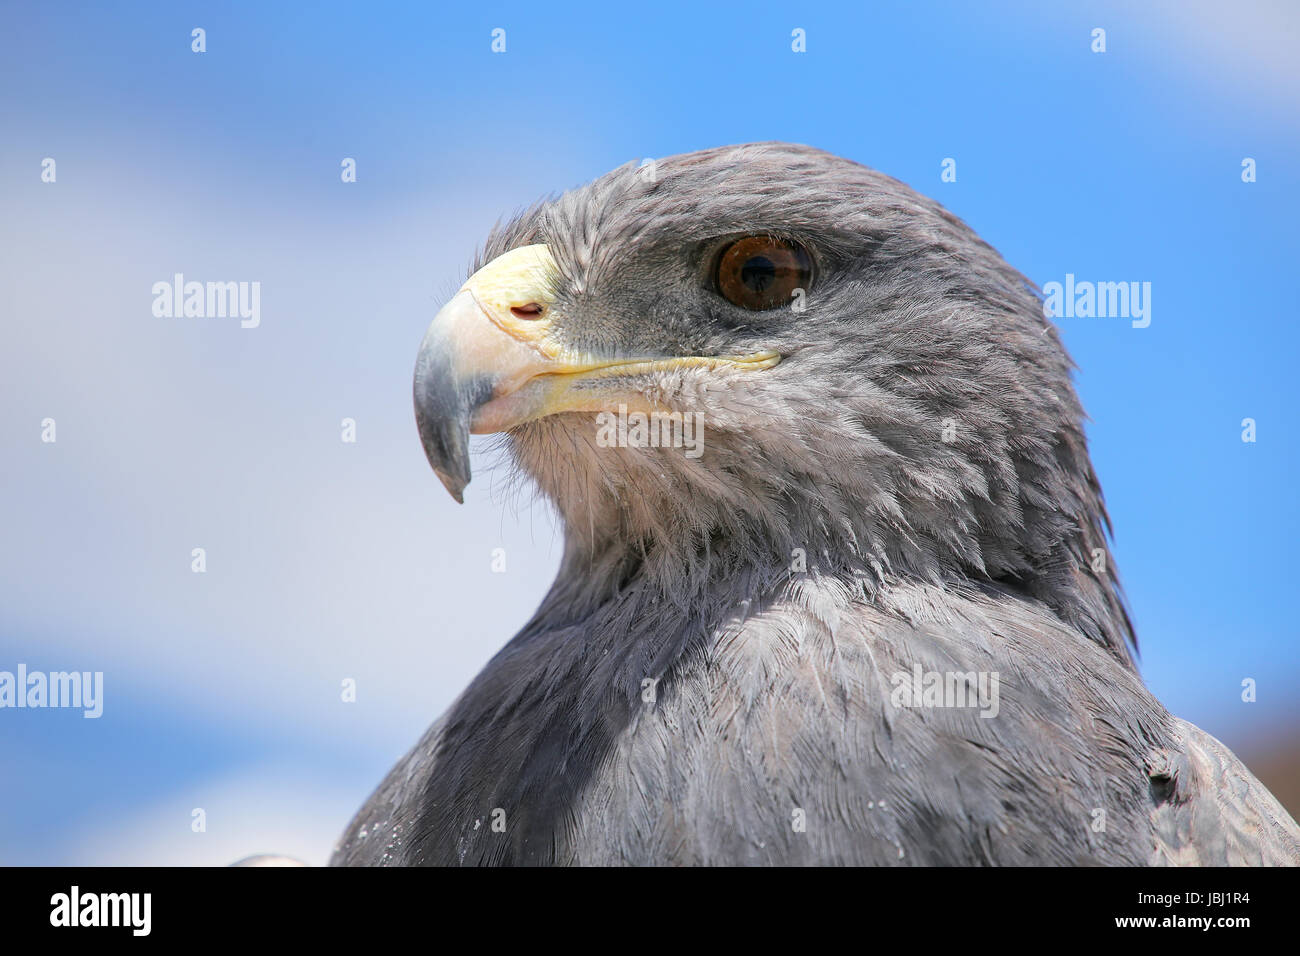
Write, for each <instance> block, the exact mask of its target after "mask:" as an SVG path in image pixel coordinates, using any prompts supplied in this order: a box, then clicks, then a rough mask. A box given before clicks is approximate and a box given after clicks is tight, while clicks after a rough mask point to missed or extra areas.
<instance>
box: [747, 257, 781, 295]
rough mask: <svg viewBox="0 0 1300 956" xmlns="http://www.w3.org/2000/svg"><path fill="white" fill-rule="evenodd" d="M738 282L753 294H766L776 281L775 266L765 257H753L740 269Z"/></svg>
mask: <svg viewBox="0 0 1300 956" xmlns="http://www.w3.org/2000/svg"><path fill="white" fill-rule="evenodd" d="M740 281H741V282H743V283H744V284H745V287H746V288H748V289H752V290H753V291H754V292H766V291H767V290H768V289H769V288H770V287H771V285H772V283H773V282H775V281H776V264H775V263H774V262H773V261H772V260H771V259H769V258H767V257H766V256H753V257H752V258H749V259H746V260H745V264H744V265H743V266H741V267H740Z"/></svg>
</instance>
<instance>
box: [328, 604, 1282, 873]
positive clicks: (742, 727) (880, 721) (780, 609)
mask: <svg viewBox="0 0 1300 956" xmlns="http://www.w3.org/2000/svg"><path fill="white" fill-rule="evenodd" d="M838 587H839V586H838V585H836V584H833V583H824V582H823V583H820V584H814V583H808V582H805V583H804V584H802V585H800V586H799V587H797V588H795V589H792V590H791V592H790V593H788V594H786V595H785V596H784V599H783V600H781V601H779V602H774V603H773V604H772V605H770V606H768V607H767V608H765V609H763V610H761V611H759V612H757V613H755V614H753V615H752V616H749V617H747V618H745V619H743V620H736V621H733V622H731V623H730V624H729V625H727V626H725V627H723V628H720V629H718V630H717V631H716V632H714V633H713V634H711V635H710V636H709V637H708V639H707V640H704V641H701V642H699V643H697V644H695V645H693V646H692V647H691V648H690V649H689V650H688V651H686V652H685V653H684V654H683V656H682V657H681V658H679V659H678V660H677V662H676V664H675V666H674V667H673V668H672V671H671V673H668V674H665V675H648V676H649V677H651V678H657V677H662V679H661V680H660V681H659V683H658V684H657V685H652V686H654V693H651V694H647V695H643V696H644V697H647V698H649V699H645V700H638V701H636V702H635V703H634V704H633V705H632V707H631V708H630V710H629V712H628V715H627V717H626V719H624V720H622V721H621V722H620V723H619V727H618V732H617V733H615V734H613V735H612V737H611V740H610V743H609V745H608V746H607V747H605V748H604V749H603V750H600V751H597V752H593V751H592V748H590V747H589V746H581V745H580V744H579V743H578V742H577V740H578V738H575V744H574V746H573V749H572V750H571V752H567V753H561V754H558V755H557V754H556V753H555V752H554V750H553V748H550V747H546V748H542V753H543V756H542V757H541V758H539V759H538V760H533V761H530V760H528V759H527V754H528V753H529V751H530V747H532V745H533V744H534V741H530V740H529V739H528V737H527V735H526V734H523V735H521V733H520V729H519V723H518V721H515V722H510V721H508V720H507V715H510V714H517V713H518V712H520V710H521V707H522V703H521V701H519V700H515V699H512V695H527V694H528V693H530V692H532V691H534V690H535V687H536V685H535V681H534V680H533V679H531V678H532V677H534V676H535V674H536V671H535V670H534V671H532V673H531V674H530V673H529V671H528V670H527V669H526V666H527V662H529V661H532V662H533V663H534V665H535V662H536V660H537V659H539V658H544V657H545V656H546V654H547V653H548V648H547V644H546V639H547V635H541V636H539V637H537V638H535V639H534V642H533V643H532V645H531V646H530V647H529V648H528V650H529V653H528V654H522V653H516V654H503V655H502V656H500V657H498V658H497V659H496V660H495V661H494V662H493V663H492V664H491V665H489V667H490V668H491V669H494V670H495V671H496V673H493V674H492V675H491V679H489V680H486V681H482V680H480V681H476V682H475V685H473V686H472V687H471V688H470V690H469V691H467V692H466V696H469V695H473V694H476V693H479V694H482V693H491V694H493V695H496V699H494V700H493V701H490V702H484V701H477V702H475V703H477V704H480V705H483V704H485V703H486V704H487V706H477V707H472V708H469V709H468V710H466V709H465V708H464V707H462V706H461V705H462V704H464V701H462V702H461V704H458V706H457V707H453V709H452V713H456V712H458V711H463V712H467V713H474V714H479V715H486V716H481V717H479V718H478V719H477V720H476V722H475V723H476V725H475V726H466V725H465V724H464V722H454V732H455V734H456V735H457V736H458V737H460V738H463V739H462V740H459V741H458V740H449V739H447V738H446V736H445V734H447V733H448V732H449V731H446V730H444V728H445V727H448V726H452V725H449V724H447V723H446V721H447V718H444V721H440V722H439V724H438V725H435V727H434V728H433V729H432V730H430V732H429V733H428V734H426V736H425V738H424V739H423V740H421V742H420V743H419V744H418V745H417V746H416V748H415V749H414V750H412V751H411V753H410V754H408V755H407V757H406V758H405V759H404V760H403V761H402V762H401V763H399V765H398V766H397V767H396V768H395V769H394V770H393V772H392V773H391V774H390V775H389V777H388V779H387V780H385V782H384V783H383V784H382V785H381V787H380V788H379V790H378V791H377V792H376V793H375V795H374V796H373V797H372V798H371V800H370V802H369V803H368V804H367V805H366V806H365V808H363V810H362V811H361V812H360V813H359V814H358V816H357V818H356V820H354V821H353V823H352V824H351V826H350V827H349V829H348V831H347V833H346V834H345V836H344V838H343V840H342V841H341V843H340V844H339V847H338V848H337V850H336V853H335V856H334V859H333V863H335V864H344V865H375V864H393V865H403V864H411V863H428V864H450V865H457V864H475V863H484V862H505V863H510V862H543V863H564V864H687V865H690V864H705V865H712V864H822V863H830V864H877V865H881V864H893V865H898V864H902V865H908V864H955V865H972V864H1114V865H1145V864H1219V865H1221V864H1242V863H1271V864H1282V863H1291V864H1294V863H1297V862H1300V829H1297V827H1296V824H1295V823H1294V821H1292V820H1291V819H1290V817H1289V816H1288V815H1287V814H1286V811H1285V810H1283V809H1282V808H1281V807H1280V805H1278V804H1277V802H1276V800H1274V799H1273V797H1272V796H1271V795H1270V794H1269V793H1268V792H1267V790H1265V789H1264V788H1263V786H1262V785H1260V784H1259V783H1258V781H1256V780H1255V779H1254V777H1252V776H1251V775H1250V773H1249V772H1248V771H1246V770H1245V768H1244V767H1243V766H1242V765H1241V763H1240V762H1239V761H1238V760H1237V759H1236V758H1235V757H1234V756H1233V755H1232V754H1231V753H1230V752H1228V751H1227V750H1226V748H1224V747H1223V746H1222V744H1220V743H1219V742H1218V741H1216V740H1214V738H1212V737H1210V736H1209V735H1207V734H1205V733H1203V732H1201V731H1200V730H1198V729H1197V728H1195V727H1193V726H1191V725H1190V724H1187V723H1186V722H1184V721H1181V720H1177V719H1176V718H1173V717H1171V716H1170V715H1169V714H1168V713H1167V712H1166V711H1165V710H1164V708H1163V707H1162V706H1161V705H1160V704H1159V702H1158V701H1156V700H1155V699H1154V698H1153V697H1152V696H1151V695H1150V694H1149V693H1148V692H1147V690H1146V689H1145V688H1144V687H1143V686H1142V683H1141V681H1140V680H1139V678H1138V677H1137V676H1136V675H1135V674H1133V673H1132V672H1131V671H1130V670H1128V669H1127V668H1126V667H1124V666H1123V665H1122V664H1120V663H1119V662H1118V661H1116V659H1115V658H1114V657H1113V656H1111V655H1110V654H1108V653H1107V652H1106V651H1105V650H1104V649H1102V648H1101V647H1099V646H1097V645H1096V644H1094V643H1093V642H1090V641H1087V640H1083V639H1082V638H1080V637H1079V636H1078V635H1077V634H1076V633H1074V632H1073V631H1071V630H1069V629H1067V628H1066V627H1065V626H1063V625H1062V624H1061V623H1060V622H1059V620H1057V619H1056V618H1055V617H1054V616H1053V615H1051V614H1050V612H1047V611H1046V610H1045V609H1043V608H1042V607H1040V606H1038V605H1035V604H1033V603H1030V602H1025V601H1021V600H1011V599H1008V598H1007V597H1005V596H998V597H996V598H992V597H989V596H987V595H983V594H980V593H970V594H964V595H959V594H954V593H953V592H952V591H951V590H950V589H949V590H940V589H937V588H929V587H924V586H916V587H907V588H901V589H897V590H895V591H894V592H893V594H892V597H891V601H892V604H891V606H890V607H887V608H882V607H879V606H876V605H868V604H865V603H860V602H853V601H851V600H844V595H843V594H841V593H839V592H838ZM589 637H591V636H589ZM554 639H555V640H557V641H558V640H561V639H562V640H566V641H569V642H572V641H573V634H572V633H571V632H569V633H566V634H563V635H561V634H557V635H555V638H554ZM572 647H573V645H572V643H569V644H568V648H567V649H569V650H570V651H571V650H572ZM599 647H600V641H599V639H598V638H594V637H592V638H591V639H590V640H588V642H587V643H586V649H585V654H586V655H587V657H588V658H589V659H590V662H591V666H590V667H589V668H588V670H587V672H586V673H587V674H588V675H590V679H583V678H581V677H580V678H578V679H577V680H576V681H571V683H572V684H573V686H572V687H571V688H570V693H571V694H572V700H571V702H570V703H569V705H567V707H566V706H560V707H559V709H558V710H557V711H556V712H557V713H561V714H564V713H571V714H572V719H573V720H574V721H575V722H576V723H586V724H589V723H592V722H593V717H592V716H591V714H582V713H579V712H578V710H579V709H581V708H584V707H585V708H588V709H590V708H601V707H609V706H610V705H609V700H610V696H609V686H608V684H607V683H604V680H605V677H598V676H596V675H599V674H601V671H600V668H599V667H598V666H597V664H598V662H599V661H600V660H601V659H602V657H603V655H601V653H600V651H599ZM550 650H553V651H555V652H556V653H560V651H559V649H558V647H556V648H551V649H550ZM516 667H517V668H521V669H520V671H519V672H518V673H511V668H516ZM918 668H919V673H920V674H922V675H929V674H941V675H942V674H957V675H971V674H973V675H974V676H975V680H976V682H977V683H978V681H979V680H980V679H981V675H983V679H984V680H985V689H986V690H988V689H990V688H991V687H992V686H993V685H992V684H991V683H990V681H991V677H992V675H994V674H996V675H997V677H996V701H994V700H992V699H988V698H986V700H985V706H980V705H979V704H978V702H977V703H976V704H975V705H974V706H946V704H947V701H943V702H941V705H939V706H935V702H934V701H931V702H930V704H929V705H926V704H925V701H924V700H922V701H920V702H919V703H920V704H921V706H909V704H910V703H911V702H910V701H906V700H903V699H902V697H903V695H902V694H901V692H900V688H901V687H902V686H903V685H904V684H908V683H910V681H912V680H914V679H915V677H916V675H917V674H918ZM605 676H606V677H607V675H605ZM953 686H956V685H955V684H954V685H953ZM967 703H969V701H968V702H967ZM994 703H996V707H994V706H992V705H993V704H994ZM982 713H983V714H988V715H989V716H981V714H982ZM494 721H499V723H498V724H497V725H496V726H498V727H500V728H506V727H509V728H510V730H509V734H510V735H511V737H513V738H515V739H507V736H506V734H504V733H503V734H502V735H501V736H500V737H499V738H494V736H493V733H494V731H493V722H494ZM485 742H491V745H487V744H486V743H485ZM448 767H455V768H456V771H455V772H456V774H457V776H458V777H459V778H461V779H458V780H457V781H456V784H457V785H456V786H454V787H452V786H444V785H442V784H443V783H444V782H442V781H440V779H439V773H440V771H442V772H446V771H447V768H448ZM503 773H508V774H511V775H513V774H523V775H525V776H526V777H527V778H528V779H526V780H523V781H511V786H509V787H503V786H502V783H501V779H500V778H501V775H502V774H503ZM569 774H572V775H577V776H576V778H577V779H579V780H580V781H581V785H580V786H579V787H577V788H576V790H575V791H574V792H573V794H572V795H571V796H568V797H566V798H565V799H564V800H563V801H562V806H561V807H560V808H559V810H558V811H555V812H550V813H548V814H546V815H544V816H542V817H539V816H538V814H536V813H530V808H529V807H526V806H497V805H496V803H497V802H500V795H501V794H503V793H509V794H527V795H530V798H535V799H537V800H539V801H541V802H546V801H547V800H548V799H552V798H553V797H554V793H555V792H557V791H556V790H555V788H556V787H558V786H559V783H560V781H561V778H563V777H564V775H569ZM569 782H572V781H571V780H570V781H569ZM494 812H499V813H500V815H501V817H500V819H501V821H502V822H503V827H502V828H500V829H495V828H493V827H492V826H491V825H490V821H491V820H492V814H493V813H494ZM521 819H523V820H527V821H528V823H527V826H528V827H529V828H531V829H530V831H529V832H527V833H523V832H519V831H518V830H517V831H515V832H512V831H511V826H512V821H516V820H521ZM430 820H432V821H435V826H434V827H433V829H434V830H436V831H437V836H436V838H430V837H429V834H427V833H423V832H416V831H417V829H418V830H429V821H430ZM539 820H540V821H541V822H539ZM520 826H523V824H521V825H520Z"/></svg>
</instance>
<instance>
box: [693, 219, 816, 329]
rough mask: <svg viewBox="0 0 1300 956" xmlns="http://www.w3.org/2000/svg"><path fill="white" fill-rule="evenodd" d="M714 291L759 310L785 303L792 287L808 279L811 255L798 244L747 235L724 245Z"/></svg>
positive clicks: (805, 284)
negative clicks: (726, 245)
mask: <svg viewBox="0 0 1300 956" xmlns="http://www.w3.org/2000/svg"><path fill="white" fill-rule="evenodd" d="M716 282H717V285H718V291H719V292H721V293H722V294H723V295H724V296H725V297H726V299H727V301H728V302H730V303H732V304H733V305H738V306H740V307H741V308H742V309H749V310H751V311H754V312H761V311H763V310H764V309H774V308H776V307H777V306H779V305H786V304H788V303H789V302H790V300H791V299H792V298H793V297H794V290H795V289H803V290H805V291H807V289H808V286H809V283H811V282H812V258H811V257H810V256H809V255H808V252H807V251H806V250H805V249H804V248H803V247H802V246H798V245H795V244H794V243H793V242H787V241H786V240H784V239H773V238H772V237H771V236H749V237H748V238H745V239H738V240H737V241H735V242H733V243H732V244H731V245H730V246H728V247H727V249H726V251H725V252H723V253H722V258H721V259H720V260H719V261H718V274H717V277H716Z"/></svg>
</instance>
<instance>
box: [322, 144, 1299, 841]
mask: <svg viewBox="0 0 1300 956" xmlns="http://www.w3.org/2000/svg"><path fill="white" fill-rule="evenodd" d="M1043 306H1044V303H1043V298H1042V296H1041V294H1040V293H1039V292H1038V291H1037V290H1036V288H1035V287H1034V285H1033V284H1032V283H1030V282H1029V281H1028V280H1027V279H1026V278H1025V277H1024V276H1022V275H1021V274H1020V273H1018V272H1017V271H1016V270H1015V269H1013V268H1012V267H1011V266H1009V265H1008V264H1007V263H1006V262H1004V261H1003V259H1002V258H1001V256H1000V255H999V254H998V253H997V252H996V251H995V250H994V249H993V248H992V247H990V246H989V245H988V244H986V243H985V242H983V241H982V240H981V239H980V238H979V237H978V236H977V235H976V234H975V233H974V232H973V231H972V230H971V229H970V228H969V227H968V226H966V225H965V224H964V223H963V222H962V221H961V220H959V219H958V218H956V217H955V216H953V215H952V214H951V213H949V212H947V211H946V210H945V209H944V208H943V207H941V206H940V205H939V204H938V203H936V202H934V201H932V200H930V199H927V198H925V197H923V196H921V195H919V194H918V193H916V192H914V191H913V190H912V189H910V188H909V187H907V186H905V185H904V184H902V183H901V182H898V181H896V180H894V179H892V178H890V177H888V176H885V175H882V174H881V173H879V172H876V171H874V170H871V169H869V168H867V167H864V166H862V165H859V164H858V163H856V162H852V161H850V160H847V159H843V158H839V157H836V156H834V155H831V154H828V153H826V152H822V151H820V150H817V149H813V148H810V147H806V146H800V145H791V144H786V143H756V144H748V145H739V146H729V147H723V148H717V149H710V150H705V151H702V152H694V153H688V154H684V155H680V156H674V157H671V158H667V159H658V160H655V161H653V162H649V163H645V164H640V165H637V164H628V165H626V166H623V167H620V168H618V169H615V170H614V171H612V172H610V173H608V174H606V175H604V176H602V177H601V178H599V179H597V180H595V181H594V182H591V183H590V184H588V185H586V186H584V187H581V188H578V189H576V190H573V191H570V192H567V193H564V194H562V195H559V196H558V197H555V198H552V199H549V200H546V201H543V202H541V203H539V204H537V205H535V206H533V207H531V208H529V209H527V210H525V211H524V212H522V213H520V214H519V215H517V216H515V217H514V218H513V219H511V220H509V221H508V222H506V223H504V224H499V225H498V226H497V227H496V228H495V229H494V230H493V231H492V232H491V234H490V236H489V237H488V239H487V241H486V243H485V245H484V247H483V250H482V252H481V253H480V254H479V257H478V259H477V261H476V262H475V264H474V266H473V268H472V269H471V275H470V276H469V279H468V281H466V282H465V284H464V286H463V287H462V288H461V289H460V291H459V292H457V293H456V294H455V295H454V296H453V297H452V298H451V299H450V300H449V301H448V302H447V303H446V304H445V305H444V306H443V307H442V308H441V310H440V311H439V312H438V313H437V315H436V316H435V317H434V319H433V322H432V324H431V325H430V326H429V329H428V332H427V334H426V335H425V338H424V340H423V342H422V344H421V346H420V350H419V354H418V357H417V361H416V368H415V381H414V400H415V418H416V424H417V428H418V431H419V436H420V440H421V443H422V445H423V448H424V451H425V453H426V455H427V457H428V459H429V462H430V463H431V464H432V466H433V470H434V472H435V473H436V474H437V475H438V477H439V478H440V479H441V481H442V483H443V484H444V485H445V486H446V488H447V490H448V491H449V492H450V493H451V494H452V495H453V496H454V497H455V498H456V500H458V501H461V500H462V493H463V491H464V488H465V486H466V484H467V483H468V482H469V480H470V456H469V436H470V435H471V434H496V433H501V434H502V435H503V436H504V437H503V438H502V439H501V441H502V442H503V450H504V454H505V455H507V456H508V460H509V462H510V463H511V466H512V469H513V470H514V471H515V472H516V473H517V474H518V475H519V476H520V477H521V478H523V479H526V480H530V481H531V482H532V483H533V484H534V485H535V486H536V488H537V490H538V491H539V492H540V494H541V495H542V496H544V498H545V499H546V500H547V501H549V503H550V505H551V506H553V508H554V510H555V512H556V514H557V515H558V519H559V521H560V523H561V525H562V527H563V531H564V549H563V556H562V559H561V564H560V568H559V571H558V574H557V576H556V579H555V582H554V584H553V585H552V586H551V588H550V590H549V592H548V593H547V595H546V596H545V598H544V599H543V600H542V602H541V605H540V607H538V609H537V611H536V612H535V614H534V615H533V616H532V618H531V620H529V621H528V623H527V624H526V625H524V627H523V629H522V630H521V631H520V632H519V633H518V634H517V635H516V636H515V637H514V638H513V639H512V640H510V642H509V643H508V644H506V645H505V647H504V648H503V649H502V650H501V651H500V652H499V653H497V654H496V656H495V657H493V658H492V660H491V661H490V663H488V665H487V666H486V667H485V668H484V669H483V671H482V672H481V673H480V674H479V675H478V676H477V677H476V678H475V679H474V681H473V682H472V683H471V684H470V685H469V687H468V688H467V689H466V690H465V691H464V692H463V693H462V694H461V695H460V697H459V698H458V699H457V700H456V701H455V702H454V703H453V704H452V705H451V707H450V709H449V710H448V711H447V712H446V713H445V714H444V715H443V716H442V717H441V719H439V720H438V721H437V722H436V723H435V724H434V725H433V726H432V727H431V728H430V729H429V730H428V731H427V732H426V733H425V735H424V737H423V738H422V739H421V740H420V741H419V742H418V743H417V744H416V745H415V747H414V748H413V749H412V750H411V751H410V752H409V753H408V754H407V755H406V756H405V758H403V759H402V760H401V761H400V762H399V763H398V764H397V766H396V767H395V768H394V769H393V770H392V771H391V772H390V773H389V775H388V777H387V778H386V779H385V780H384V781H383V782H382V783H381V784H380V785H379V787H378V789H377V790H376V791H375V792H374V794H373V795H372V796H371V797H370V799H369V801H368V802H367V803H366V804H365V806H364V807H363V808H362V809H361V810H360V811H359V813H358V814H357V816H356V817H355V819H354V820H353V821H352V822H351V824H350V825H349V826H348V828H347V830H346V832H345V833H344V835H343V837H342V838H341V839H340V841H339V843H338V844H337V845H336V847H335V850H334V854H333V858H332V861H331V862H332V863H333V864H335V865H399V866H401V865H451V866H456V865H492V864H500V865H595V866H605V865H762V864H768V865H1035V864H1037V865H1085V864H1087V865H1097V864H1100V865H1162V864H1167V865H1197V864H1199V865H1230V864H1240V865H1278V864H1296V863H1297V862H1300V828H1297V826H1296V823H1295V821H1294V820H1292V818H1291V817H1290V816H1289V815H1288V814H1287V812H1286V810H1284V809H1283V808H1282V806H1281V805H1280V804H1279V803H1278V801H1277V800H1276V799H1275V798H1274V797H1273V796H1272V795H1271V794H1270V793H1269V792H1268V791H1267V789H1266V788H1265V787H1264V786H1263V785H1262V784H1260V783H1259V781H1258V780H1256V779H1255V778H1254V777H1253V776H1252V775H1251V774H1250V772H1249V771H1248V770H1247V769H1246V768H1245V767H1244V766H1243V764H1242V763H1241V761H1240V760H1238V759H1237V758H1236V757H1235V756H1234V755H1233V754H1232V753H1231V752H1230V751H1229V750H1228V749H1227V748H1226V747H1225V746H1224V745H1223V744H1221V743H1220V742H1219V741H1218V740H1216V739H1215V738H1213V737H1211V736H1210V735H1209V734H1207V733H1205V732H1204V731H1202V730H1200V729H1198V728H1197V727H1195V726H1193V725H1191V724H1189V723H1187V722H1186V721H1183V720H1180V719H1178V718H1176V717H1174V716H1172V715H1171V714H1170V713H1169V712H1168V711H1167V710H1166V709H1165V708H1164V707H1163V706H1162V705H1161V704H1160V703H1159V702H1158V701H1157V700H1156V699H1155V698H1154V697H1153V696H1152V694H1151V693H1150V692H1149V691H1148V690H1147V689H1146V687H1145V686H1144V684H1143V682H1142V680H1141V678H1140V676H1139V675H1138V672H1137V669H1136V667H1135V664H1134V656H1135V654H1136V639H1135V636H1134V629H1133V626H1132V623H1131V621H1130V619H1129V615H1128V613H1127V611H1126V609H1125V600H1124V596H1123V593H1122V591H1121V588H1120V584H1119V580H1118V577H1117V574H1116V569H1115V562H1114V561H1113V560H1112V559H1111V557H1110V554H1109V552H1108V550H1107V541H1108V539H1109V534H1110V525H1109V519H1108V517H1107V514H1106V509H1105V505H1104V503H1103V498H1102V492H1101V487H1100V485H1099V482H1098V479H1097V476H1096V473H1095V472H1094V470H1093V467H1092V464H1091V462H1090V460H1089V456H1088V448H1087V442H1086V440H1085V436H1084V429H1083V418H1084V413H1083V409H1082V407H1081V405H1080V402H1079V399H1078V398H1077V396H1076V394H1075V391H1074V388H1073V385H1072V382H1071V373H1072V364H1071V361H1070V359H1069V357H1068V356H1067V354H1066V351H1065V349H1064V347H1063V346H1062V343H1061V338H1060V335H1059V332H1058V330H1057V329H1056V328H1055V327H1054V325H1053V324H1052V323H1051V322H1050V321H1049V320H1048V319H1047V318H1046V317H1045V310H1044V307H1043ZM484 636H485V637H488V635H484Z"/></svg>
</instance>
